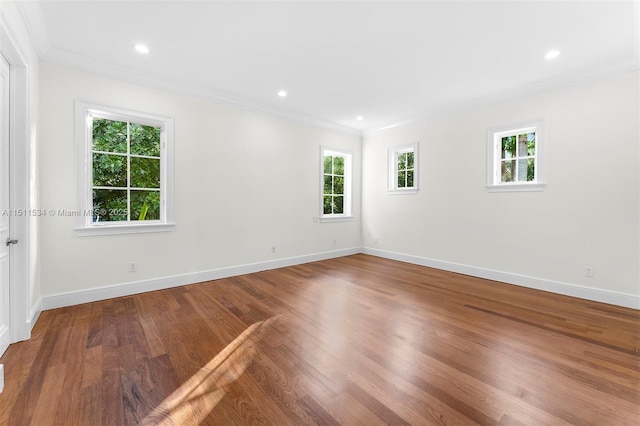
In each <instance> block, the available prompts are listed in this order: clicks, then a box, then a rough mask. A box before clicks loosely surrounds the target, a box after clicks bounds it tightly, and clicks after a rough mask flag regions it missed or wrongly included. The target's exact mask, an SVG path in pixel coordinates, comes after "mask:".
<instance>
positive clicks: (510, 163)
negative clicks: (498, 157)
mask: <svg viewBox="0 0 640 426" xmlns="http://www.w3.org/2000/svg"><path fill="white" fill-rule="evenodd" d="M501 166H502V180H501V182H513V181H514V173H515V169H516V161H515V160H506V161H501Z"/></svg>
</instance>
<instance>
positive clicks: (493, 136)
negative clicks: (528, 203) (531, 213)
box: [487, 120, 547, 192]
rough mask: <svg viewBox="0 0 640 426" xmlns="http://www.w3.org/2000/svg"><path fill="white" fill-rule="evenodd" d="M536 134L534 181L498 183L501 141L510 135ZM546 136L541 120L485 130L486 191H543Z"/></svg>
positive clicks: (545, 184)
mask: <svg viewBox="0 0 640 426" xmlns="http://www.w3.org/2000/svg"><path fill="white" fill-rule="evenodd" d="M532 131H533V132H535V133H536V155H535V174H536V175H535V180H533V181H530V182H500V178H501V167H500V159H501V158H500V149H501V145H500V143H501V139H502V138H503V137H504V136H509V135H512V134H522V133H527V132H532ZM545 143H546V135H545V129H544V121H543V120H532V121H527V122H521V123H515V124H509V125H505V126H499V127H493V128H490V129H488V130H487V189H488V191H489V192H527V191H543V190H544V189H545V187H546V186H547V183H546V180H545V179H546V173H545V172H546V168H545V166H546V164H545V155H544V154H545Z"/></svg>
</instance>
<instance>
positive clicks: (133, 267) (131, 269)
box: [129, 262, 138, 272]
mask: <svg viewBox="0 0 640 426" xmlns="http://www.w3.org/2000/svg"><path fill="white" fill-rule="evenodd" d="M137 270H138V264H137V263H136V262H129V272H136V271H137Z"/></svg>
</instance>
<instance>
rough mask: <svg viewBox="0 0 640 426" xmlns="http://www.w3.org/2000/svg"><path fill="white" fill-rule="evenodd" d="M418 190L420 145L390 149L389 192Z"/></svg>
mask: <svg viewBox="0 0 640 426" xmlns="http://www.w3.org/2000/svg"><path fill="white" fill-rule="evenodd" d="M417 190H418V144H417V143H416V144H413V145H408V146H403V147H400V148H392V149H389V191H390V192H394V193H415V192H416V191H417Z"/></svg>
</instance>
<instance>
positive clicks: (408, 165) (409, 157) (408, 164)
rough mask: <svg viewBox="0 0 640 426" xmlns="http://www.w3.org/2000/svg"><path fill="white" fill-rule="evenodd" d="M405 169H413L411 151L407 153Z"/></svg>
mask: <svg viewBox="0 0 640 426" xmlns="http://www.w3.org/2000/svg"><path fill="white" fill-rule="evenodd" d="M407 169H413V151H411V152H407Z"/></svg>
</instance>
